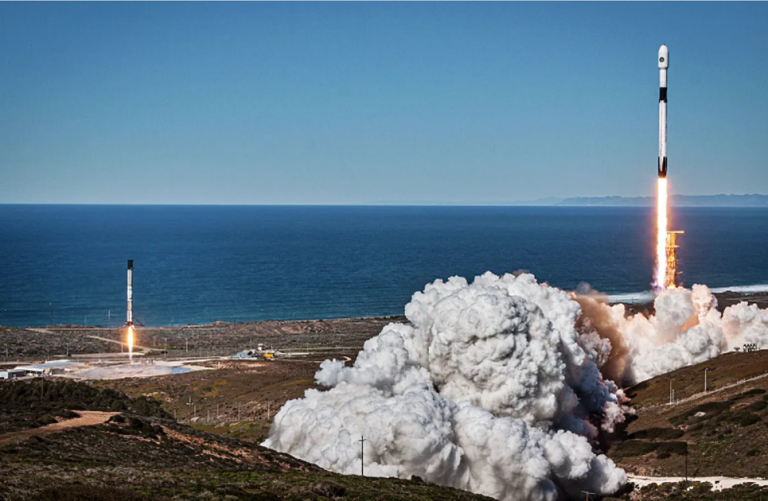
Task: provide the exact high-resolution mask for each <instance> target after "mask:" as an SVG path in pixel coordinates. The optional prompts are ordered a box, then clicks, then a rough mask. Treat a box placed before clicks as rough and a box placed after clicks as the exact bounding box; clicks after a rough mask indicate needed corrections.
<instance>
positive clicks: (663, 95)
mask: <svg viewBox="0 0 768 501" xmlns="http://www.w3.org/2000/svg"><path fill="white" fill-rule="evenodd" d="M667 68H669V49H667V46H666V45H662V46H661V47H659V177H660V178H665V177H667Z"/></svg>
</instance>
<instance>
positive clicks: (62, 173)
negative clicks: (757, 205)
mask: <svg viewBox="0 0 768 501" xmlns="http://www.w3.org/2000/svg"><path fill="white" fill-rule="evenodd" d="M765 26H768V4H767V3H656V2H652V3H641V4H636V3H418V4H416V3H175V2H172V3H0V47H2V51H0V179H1V180H2V181H1V182H0V203H188V204H368V203H381V202H389V203H415V202H431V203H463V204H487V203H504V202H511V201H515V200H526V199H536V198H541V197H549V196H553V197H568V196H607V195H623V196H641V195H642V196H645V195H651V194H653V186H654V182H655V180H654V176H655V172H656V157H657V154H658V153H657V151H658V104H657V103H658V90H657V89H658V68H657V65H656V52H657V50H658V47H659V45H660V44H661V43H666V44H667V45H668V46H669V47H670V64H671V67H670V73H669V178H670V183H671V190H672V191H673V192H676V193H683V194H714V193H737V194H738V193H768V140H767V139H766V138H768V92H766V89H768V30H766V29H765Z"/></svg>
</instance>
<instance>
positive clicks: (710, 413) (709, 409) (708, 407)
mask: <svg viewBox="0 0 768 501" xmlns="http://www.w3.org/2000/svg"><path fill="white" fill-rule="evenodd" d="M731 404H732V402H731V401H730V400H729V401H726V402H706V403H703V404H700V405H697V406H696V407H694V408H693V409H690V410H689V411H686V412H684V413H682V414H679V415H677V416H674V417H672V418H670V419H669V422H670V423H672V424H674V425H678V424H682V423H685V422H687V421H688V420H689V419H690V418H695V422H700V421H706V420H708V419H711V418H713V417H715V416H717V415H719V414H721V413H722V412H724V411H727V410H728V409H730V408H731ZM699 412H703V413H704V416H701V417H699V418H696V414H697V413H699Z"/></svg>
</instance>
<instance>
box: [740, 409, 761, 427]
mask: <svg viewBox="0 0 768 501" xmlns="http://www.w3.org/2000/svg"><path fill="white" fill-rule="evenodd" d="M735 421H736V423H738V424H740V425H741V426H751V425H753V424H755V423H757V422H759V421H760V416H758V415H757V414H752V413H751V412H747V413H744V414H740V415H739V416H738V418H736V419H735Z"/></svg>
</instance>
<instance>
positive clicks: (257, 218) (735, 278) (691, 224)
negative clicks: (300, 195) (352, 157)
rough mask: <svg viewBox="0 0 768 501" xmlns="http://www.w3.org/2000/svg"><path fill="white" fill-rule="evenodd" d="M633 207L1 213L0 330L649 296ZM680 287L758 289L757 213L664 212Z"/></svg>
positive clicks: (761, 235)
mask: <svg viewBox="0 0 768 501" xmlns="http://www.w3.org/2000/svg"><path fill="white" fill-rule="evenodd" d="M654 218H655V215H654V212H653V209H650V208H643V207H421V206H420V207H393V206H121V205H107V206H103V205H102V206H99V205H0V325H8V326H40V325H47V324H49V322H51V321H52V322H53V323H54V324H63V323H73V324H80V325H82V324H86V325H103V326H107V325H112V326H115V325H121V324H122V323H123V322H124V321H125V299H126V298H125V286H126V261H127V260H128V259H133V260H134V315H135V317H136V318H137V319H138V320H139V321H141V322H142V323H143V324H145V325H148V326H164V325H185V324H188V323H207V322H212V321H216V320H223V321H239V322H243V321H254V320H267V319H310V318H337V317H362V316H378V315H394V314H402V313H403V307H404V306H405V304H406V303H407V302H408V301H409V300H410V298H411V295H412V294H413V293H414V292H415V291H419V290H422V289H423V288H424V285H425V284H426V283H428V282H431V281H433V280H435V279H438V278H441V279H447V278H448V277H450V276H453V275H461V276H464V277H468V278H471V277H474V276H475V275H478V274H481V273H483V272H485V271H492V272H494V273H497V274H502V273H507V272H515V271H518V270H527V271H530V272H532V273H533V274H535V275H536V277H537V278H538V279H539V281H542V282H547V283H549V284H551V285H555V286H558V287H561V288H564V289H574V288H576V287H578V286H579V285H580V284H585V283H586V284H589V285H590V286H591V287H592V288H594V289H596V290H599V291H601V292H605V293H608V294H613V295H617V297H620V296H619V295H624V296H627V297H631V296H632V295H637V294H638V293H641V292H643V291H648V290H649V289H650V283H651V280H652V274H653V265H654V263H653V261H654V233H655V229H654ZM670 228H674V229H682V230H684V231H685V234H684V235H682V236H681V237H680V239H679V243H680V245H681V247H680V249H679V263H680V264H679V269H680V270H681V271H682V275H681V279H682V282H683V283H684V284H685V285H688V286H690V285H692V284H694V283H704V284H707V285H709V286H710V287H716V288H723V287H725V288H729V287H733V286H741V287H745V286H746V287H751V288H752V289H753V290H759V289H766V288H768V287H765V286H764V285H762V284H768V209H765V208H698V207H687V208H676V209H673V211H672V216H671V224H670Z"/></svg>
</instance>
